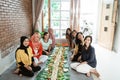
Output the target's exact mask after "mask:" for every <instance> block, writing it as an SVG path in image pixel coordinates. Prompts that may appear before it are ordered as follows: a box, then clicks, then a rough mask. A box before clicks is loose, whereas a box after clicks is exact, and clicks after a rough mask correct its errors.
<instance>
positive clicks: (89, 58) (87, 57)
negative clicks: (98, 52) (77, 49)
mask: <svg viewBox="0 0 120 80" xmlns="http://www.w3.org/2000/svg"><path fill="white" fill-rule="evenodd" d="M91 43H92V37H91V36H86V37H85V39H84V48H83V51H82V54H81V61H80V62H76V63H72V64H71V65H70V66H71V68H72V69H75V70H76V71H77V72H80V73H85V74H86V75H87V76H88V77H89V76H90V74H91V73H93V74H95V75H96V76H97V77H99V76H100V75H99V73H98V72H97V70H96V69H95V68H96V65H97V60H96V56H95V50H94V48H93V47H92V46H91Z"/></svg>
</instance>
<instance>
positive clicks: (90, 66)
mask: <svg viewBox="0 0 120 80" xmlns="http://www.w3.org/2000/svg"><path fill="white" fill-rule="evenodd" d="M66 39H67V42H68V44H69V48H70V50H71V52H72V54H71V56H70V60H71V61H72V63H71V64H70V67H71V68H72V69H74V70H76V71H77V72H80V73H84V74H86V75H87V76H88V77H89V76H90V75H91V73H93V74H95V75H96V76H97V77H99V76H100V75H99V73H98V72H97V70H96V69H95V68H96V65H97V61H96V56H95V49H94V47H92V46H91V43H92V37H91V36H86V37H85V38H84V35H83V34H82V32H77V31H76V30H73V31H72V30H71V29H70V28H68V29H67V30H66ZM54 47H55V36H54V34H53V29H52V28H49V29H48V32H44V34H43V36H42V37H41V35H40V33H39V32H38V31H35V32H34V34H33V35H32V36H31V37H30V38H28V37H26V36H22V37H21V39H20V46H19V47H18V48H17V50H16V54H15V59H16V64H17V69H16V70H15V71H14V73H17V74H19V75H20V76H22V75H24V76H28V77H32V76H34V72H36V71H39V70H40V69H41V67H40V64H42V63H44V62H45V61H46V60H47V59H48V55H50V51H51V50H52V49H54Z"/></svg>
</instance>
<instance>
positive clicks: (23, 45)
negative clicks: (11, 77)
mask: <svg viewBox="0 0 120 80" xmlns="http://www.w3.org/2000/svg"><path fill="white" fill-rule="evenodd" d="M15 58H16V63H17V68H18V69H19V72H18V74H22V75H24V76H28V77H32V76H34V72H36V71H39V70H40V69H41V67H40V66H37V65H36V64H35V62H34V59H33V54H32V49H31V47H29V39H28V38H27V37H26V36H22V37H21V39H20V47H19V48H18V49H17V50H16V55H15Z"/></svg>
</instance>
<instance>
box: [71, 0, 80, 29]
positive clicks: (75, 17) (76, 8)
mask: <svg viewBox="0 0 120 80" xmlns="http://www.w3.org/2000/svg"><path fill="white" fill-rule="evenodd" d="M79 22H80V0H71V23H70V25H71V26H70V27H71V28H72V30H77V31H78V30H79V28H80V24H79Z"/></svg>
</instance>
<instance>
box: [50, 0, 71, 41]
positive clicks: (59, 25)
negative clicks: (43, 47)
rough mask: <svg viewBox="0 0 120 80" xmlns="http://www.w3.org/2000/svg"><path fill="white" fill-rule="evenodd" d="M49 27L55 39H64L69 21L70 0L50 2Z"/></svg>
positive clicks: (53, 0)
mask: <svg viewBox="0 0 120 80" xmlns="http://www.w3.org/2000/svg"><path fill="white" fill-rule="evenodd" d="M50 19H51V27H52V28H53V29H54V31H55V32H54V33H55V34H56V38H57V39H61V38H65V32H66V29H67V28H68V27H70V26H69V22H70V21H69V20H70V0H51V18H50Z"/></svg>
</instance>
